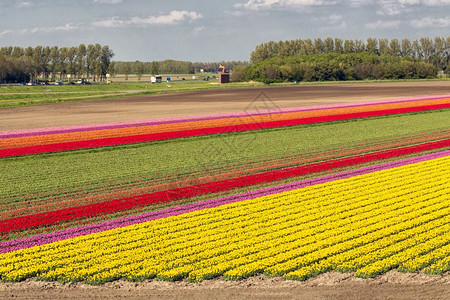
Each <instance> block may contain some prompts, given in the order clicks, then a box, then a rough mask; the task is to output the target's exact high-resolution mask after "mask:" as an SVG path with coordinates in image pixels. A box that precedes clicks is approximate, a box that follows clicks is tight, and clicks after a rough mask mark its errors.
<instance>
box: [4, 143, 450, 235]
mask: <svg viewBox="0 0 450 300" xmlns="http://www.w3.org/2000/svg"><path fill="white" fill-rule="evenodd" d="M448 146H450V139H448V140H443V141H437V142H429V143H424V144H420V145H414V146H408V147H403V148H397V149H391V150H384V151H379V152H374V153H368V154H362V155H356V156H352V157H347V158H342V159H334V160H329V161H325V162H319V163H313V164H309V165H303V166H297V167H292V168H286V169H279V170H273V171H267V172H263V173H258V174H252V175H247V176H241V177H237V178H231V179H225V180H221V181H215V182H207V183H202V184H197V185H193V186H188V187H180V188H176V189H171V190H166V191H158V192H154V193H150V194H145V195H139V196H133V197H127V198H121V199H115V200H111V201H105V202H99V203H94V204H89V205H85V206H77V207H69V208H65V209H61V210H57V211H50V212H45V213H39V214H34V215H29V216H21V217H16V218H12V219H7V220H1V221H0V233H6V232H10V231H15V230H23V229H26V228H32V227H38V226H45V225H50V224H57V223H59V222H62V221H66V220H73V219H79V218H84V217H92V216H97V215H102V214H107V213H111V212H117V211H121V210H127V209H130V208H133V207H139V206H145V205H151V204H155V203H163V202H171V201H174V200H177V199H182V198H189V197H193V196H197V195H203V194H209V193H214V192H219V191H224V190H230V189H233V188H238V187H244V186H249V185H255V184H259V183H263V182H272V181H276V180H281V179H285V178H289V177H293V176H300V175H305V174H310V173H314V172H319V171H324V170H331V169H335V168H340V167H345V166H351V165H357V164H361V163H365V162H370V161H374V160H380V159H386V158H390V157H396V156H399V155H405V154H411V153H418V152H422V151H426V150H432V149H439V148H442V147H448Z"/></svg>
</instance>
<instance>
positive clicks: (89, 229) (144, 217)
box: [0, 150, 450, 253]
mask: <svg viewBox="0 0 450 300" xmlns="http://www.w3.org/2000/svg"><path fill="white" fill-rule="evenodd" d="M448 155H450V150H447V151H442V152H437V153H432V154H427V155H422V156H419V157H413V158H408V159H403V160H400V161H394V162H389V163H384V164H379V165H375V166H369V167H364V168H360V169H356V170H350V171H345V172H341V173H337V174H332V175H327V176H322V177H319V178H313V179H308V180H303V181H300V182H294V183H289V184H284V185H280V186H276V187H269V188H264V189H261V190H257V191H250V192H245V193H241V194H237V195H232V196H227V197H221V198H217V199H211V200H207V201H202V202H195V203H191V204H186V205H183V206H177V207H171V208H167V209H163V210H159V211H155V212H148V213H144V214H141V215H136V216H130V217H125V218H121V219H117V220H112V221H106V222H102V223H96V224H90V225H86V226H81V227H75V228H70V229H66V230H62V231H57V232H52V233H47V234H42V235H37V236H32V237H28V238H22V239H17V240H11V241H6V242H3V243H0V253H4V252H11V251H15V250H19V249H23V248H29V247H32V246H37V245H43V244H48V243H52V242H56V241H60V240H64V239H70V238H74V237H77V236H82V235H87V234H91V233H95V232H100V231H105V230H110V229H114V228H119V227H125V226H129V225H133V224H137V223H142V222H147V221H151V220H156V219H161V218H167V217H170V216H175V215H180V214H184V213H188V212H192V211H197V210H201V209H206V208H211V207H217V206H220V205H224V204H229V203H233V202H238V201H243V200H247V199H252V198H255V197H261V196H266V195H271V194H276V193H281V192H285V191H290V190H294V189H299V188H303V187H307V186H311V185H315V184H320V183H325V182H329V181H334V180H338V179H344V178H349V177H353V176H357V175H362V174H366V173H370V172H375V171H379V170H385V169H389V168H394V167H398V166H403V165H407V164H412V163H417V162H421V161H425V160H430V159H435V158H439V157H444V156H448Z"/></svg>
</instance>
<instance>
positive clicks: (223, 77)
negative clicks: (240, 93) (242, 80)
mask: <svg viewBox="0 0 450 300" xmlns="http://www.w3.org/2000/svg"><path fill="white" fill-rule="evenodd" d="M229 82H230V73H228V71H227V70H226V69H225V67H224V66H222V65H220V67H219V83H220V84H222V83H229Z"/></svg>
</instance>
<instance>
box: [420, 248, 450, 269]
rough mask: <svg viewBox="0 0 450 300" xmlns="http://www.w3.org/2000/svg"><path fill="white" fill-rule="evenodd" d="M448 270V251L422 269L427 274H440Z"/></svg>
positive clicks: (449, 256)
mask: <svg viewBox="0 0 450 300" xmlns="http://www.w3.org/2000/svg"><path fill="white" fill-rule="evenodd" d="M448 271H450V253H448V252H447V253H446V256H445V257H444V258H442V259H441V260H437V261H436V262H434V263H433V264H431V265H429V266H428V267H426V268H425V269H424V272H425V273H428V274H442V273H445V272H448Z"/></svg>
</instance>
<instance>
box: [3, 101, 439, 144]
mask: <svg viewBox="0 0 450 300" xmlns="http://www.w3.org/2000/svg"><path fill="white" fill-rule="evenodd" d="M443 98H448V96H445V95H442V96H432V97H415V98H407V99H395V100H394V99H391V100H381V101H380V100H378V101H362V102H356V103H342V104H326V105H315V106H301V107H292V108H278V109H277V112H279V113H291V112H301V111H310V110H322V109H334V108H347V107H356V106H366V105H378V104H391V103H401V102H413V101H423V100H436V99H443ZM272 113H273V109H268V110H256V111H245V112H234V113H226V114H211V115H200V116H191V117H184V118H181V117H176V118H165V119H151V120H139V121H123V122H115V123H105V124H89V125H79V126H62V127H52V128H39V129H24V130H13V131H0V139H5V138H15V137H25V136H33V135H45V134H59V133H68V132H80V131H81V132H82V131H91V130H103V129H116V128H125V127H135V126H147V125H158V124H170V123H179V122H190V121H204V120H215V119H225V118H238V117H245V116H260V115H266V114H272Z"/></svg>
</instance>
